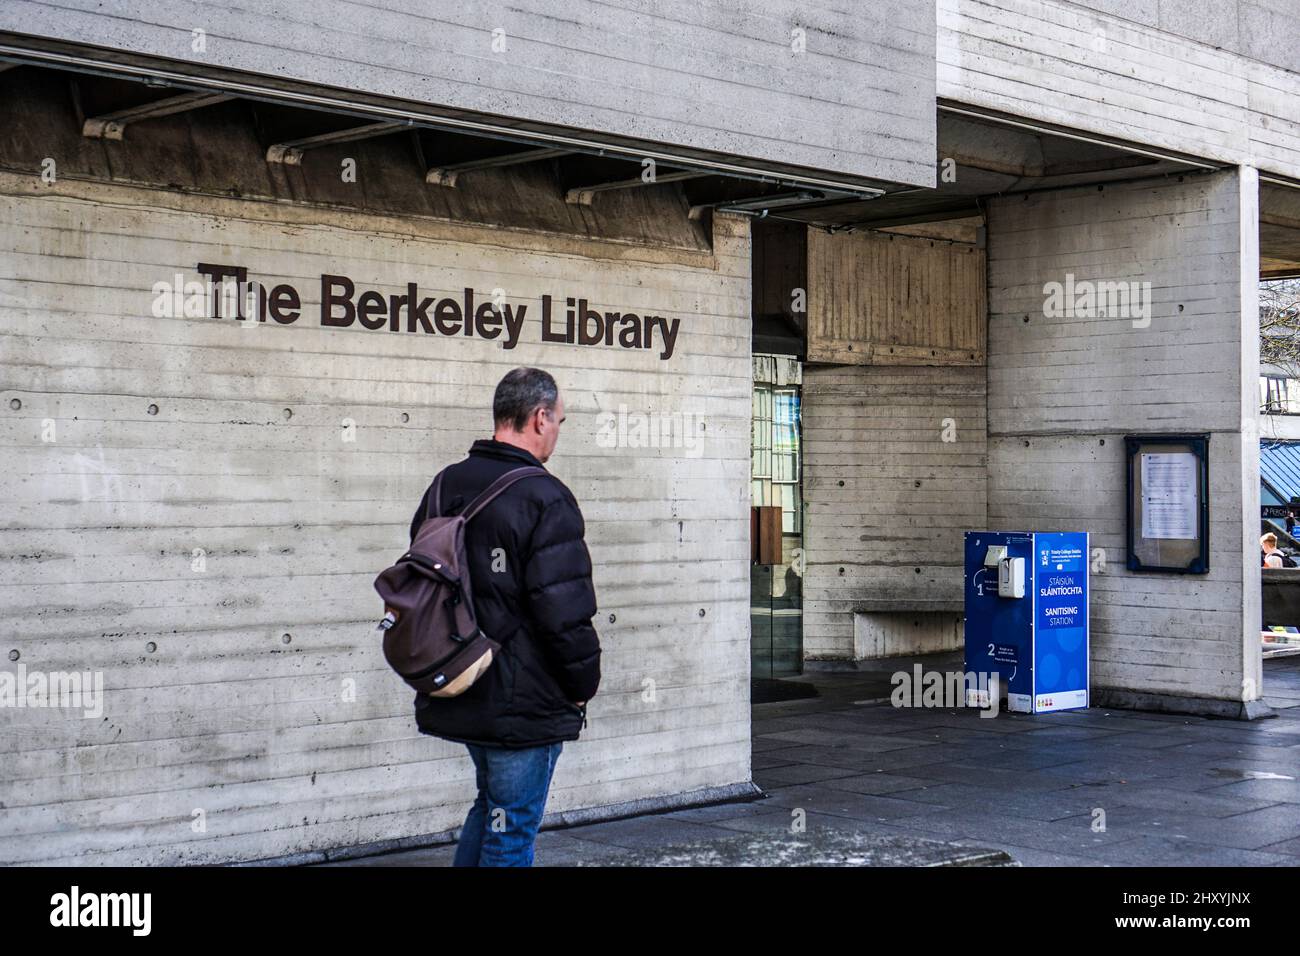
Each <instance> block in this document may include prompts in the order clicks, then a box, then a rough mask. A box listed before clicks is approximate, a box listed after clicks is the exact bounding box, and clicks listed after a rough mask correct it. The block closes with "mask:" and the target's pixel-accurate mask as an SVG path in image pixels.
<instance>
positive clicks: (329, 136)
mask: <svg viewBox="0 0 1300 956" xmlns="http://www.w3.org/2000/svg"><path fill="white" fill-rule="evenodd" d="M407 128H409V124H407V123H367V124H366V125H365V126H354V127H352V128H351V129H341V130H338V131H337V132H334V133H322V134H320V135H319V136H308V137H305V138H303V139H295V140H292V141H290V142H287V143H274V144H272V145H271V146H270V147H268V148H267V150H266V161H267V162H268V163H281V164H283V165H285V166H301V165H302V157H303V154H304V153H306V152H307V151H308V150H311V149H320V148H321V147H322V146H337V145H338V144H339V143H353V142H356V141H358V140H362V139H374V138H375V137H376V136H387V135H389V134H390V133H396V132H397V131H398V130H403V129H407Z"/></svg>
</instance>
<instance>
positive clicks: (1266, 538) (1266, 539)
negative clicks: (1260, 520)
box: [1259, 531, 1277, 551]
mask: <svg viewBox="0 0 1300 956" xmlns="http://www.w3.org/2000/svg"><path fill="white" fill-rule="evenodd" d="M1259 546H1260V547H1261V548H1262V549H1263V550H1265V551H1276V550H1277V535H1275V534H1274V533H1273V532H1272V531H1270V532H1268V533H1267V534H1265V535H1263V536H1262V537H1261V538H1260V539H1259Z"/></svg>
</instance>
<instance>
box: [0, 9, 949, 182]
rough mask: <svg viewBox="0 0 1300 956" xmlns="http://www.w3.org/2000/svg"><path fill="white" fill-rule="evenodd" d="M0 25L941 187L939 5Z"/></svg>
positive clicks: (127, 18)
mask: <svg viewBox="0 0 1300 956" xmlns="http://www.w3.org/2000/svg"><path fill="white" fill-rule="evenodd" d="M196 29H198V30H203V31H206V44H205V48H204V49H203V51H201V52H198V51H195V49H194V43H193V35H192V31H194V30H196ZM0 30H10V31H14V32H17V33H25V34H34V35H37V36H43V37H52V38H57V39H60V40H67V41H72V42H75V43H81V44H89V45H92V46H109V47H113V48H117V49H122V50H129V51H132V52H134V53H140V54H146V55H149V56H154V57H163V58H167V59H170V60H179V61H182V62H186V63H191V64H200V65H207V66H216V67H225V68H232V69H237V70H243V71H251V72H253V73H258V74H264V75H267V76H271V77H275V78H283V79H292V80H299V81H304V82H307V83H311V84H319V85H324V86H330V87H338V88H341V89H344V90H357V91H363V92H366V93H371V94H377V95H381V96H391V97H397V98H400V99H403V100H412V101H415V102H418V103H427V104H436V105H438V106H441V107H446V108H448V109H452V110H461V111H470V112H473V113H476V114H483V115H491V116H499V117H509V118H512V119H518V120H521V121H527V122H530V123H537V124H543V125H546V126H552V127H564V128H569V129H577V130H590V131H595V132H598V133H606V134H612V135H616V136H623V137H630V138H634V139H638V140H644V141H650V142H662V143H669V144H674V145H675V146H679V147H688V148H694V149H700V150H705V151H709V152H712V153H717V154H727V155H734V156H741V157H750V158H752V159H754V160H757V161H759V162H762V163H768V162H773V163H783V164H790V165H792V166H800V167H809V168H813V169H821V170H829V171H834V172H837V173H843V174H848V175H850V176H863V177H879V178H882V179H885V180H892V181H897V182H903V183H909V184H914V185H933V183H934V181H935V173H934V144H935V117H934V82H935V76H934V43H935V32H934V2H933V0H889V2H887V3H873V4H869V5H864V6H862V7H861V8H855V9H854V10H853V15H852V16H848V15H846V11H845V9H844V7H843V5H842V4H837V3H833V2H817V3H813V4H809V3H805V2H801V0H741V2H733V0H725V2H724V0H708V2H704V3H700V2H698V0H668V2H660V3H655V4H652V5H647V4H645V3H642V2H635V0H617V2H597V0H572V2H570V3H567V4H565V5H564V8H563V10H559V9H557V8H556V7H555V4H553V3H548V2H546V0H512V2H504V0H468V2H462V3H456V4H448V3H442V4H433V5H431V4H428V3H423V2H419V0H388V2H384V3H373V2H372V3H362V2H353V0H321V2H317V3H313V4H311V5H293V4H278V5H272V6H271V7H270V8H269V9H268V8H266V7H265V6H264V5H257V4H254V5H247V4H237V3H225V2H217V3H200V2H193V0H158V2H153V3H150V4H147V5H144V6H142V5H141V4H139V3H136V2H131V0H109V2H103V0H65V2H62V3H59V4H58V5H57V6H54V5H51V4H49V3H45V2H37V0H8V2H6V3H5V4H4V5H3V6H2V7H0ZM494 31H502V32H501V33H497V34H496V35H495V36H494ZM795 31H798V32H797V33H796V32H795ZM494 43H495V46H494Z"/></svg>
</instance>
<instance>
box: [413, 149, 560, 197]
mask: <svg viewBox="0 0 1300 956" xmlns="http://www.w3.org/2000/svg"><path fill="white" fill-rule="evenodd" d="M572 152H573V150H571V149H553V148H549V147H548V148H546V149H526V150H524V151H523V152H520V153H506V154H505V155H504V156H489V157H488V158H486V159H471V160H467V161H466V162H463V163H453V164H452V165H450V166H435V167H433V168H432V169H430V170H429V171H428V172H427V173H425V174H424V181H425V182H426V183H429V184H430V185H432V186H446V187H447V188H448V189H455V188H456V180H457V179H458V178H459V177H460V174H461V173H468V172H473V171H474V170H476V169H501V168H503V167H505V166H522V165H524V164H525V163H537V162H541V161H542V160H544V159H555V158H556V157H559V156H569V155H571V154H572Z"/></svg>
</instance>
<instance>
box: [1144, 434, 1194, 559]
mask: <svg viewBox="0 0 1300 956" xmlns="http://www.w3.org/2000/svg"><path fill="white" fill-rule="evenodd" d="M1197 464H1198V463H1197V459H1196V455H1194V454H1193V453H1191V452H1185V451H1180V452H1151V453H1149V454H1143V455H1142V537H1144V538H1183V539H1187V538H1195V537H1196V534H1197V530H1198V529H1197V520H1196V519H1197V514H1198V509H1197V505H1198V503H1199V495H1198V490H1199V489H1198V488H1197V474H1198V468H1197Z"/></svg>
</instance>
